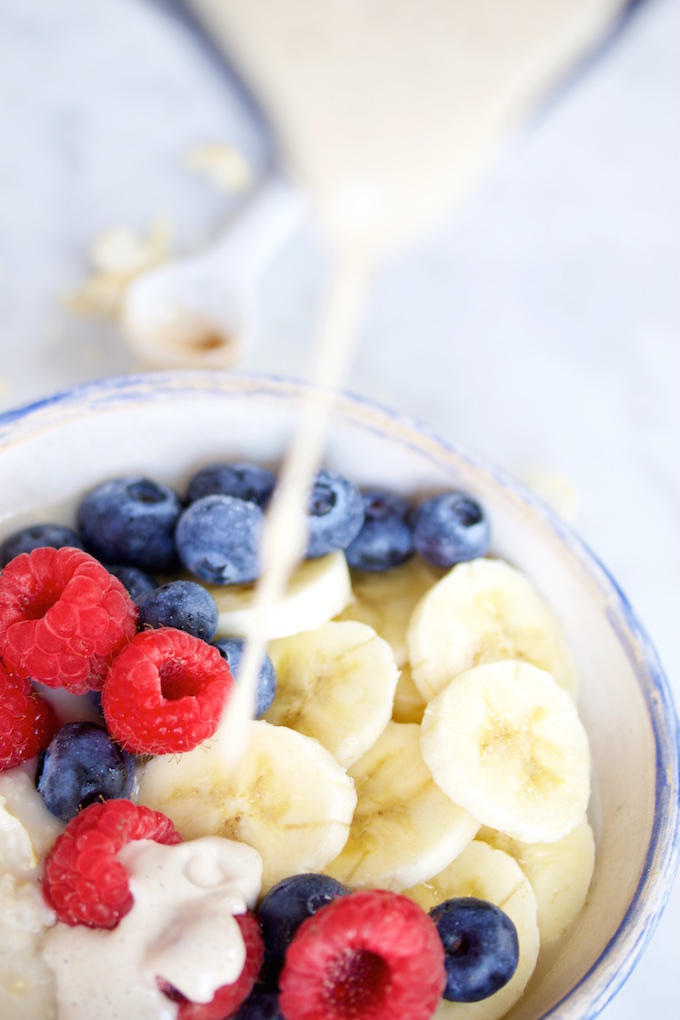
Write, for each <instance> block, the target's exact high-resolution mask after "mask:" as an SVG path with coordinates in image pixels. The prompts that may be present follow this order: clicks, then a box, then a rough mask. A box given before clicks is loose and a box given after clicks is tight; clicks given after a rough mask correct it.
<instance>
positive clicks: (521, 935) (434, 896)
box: [405, 839, 540, 1020]
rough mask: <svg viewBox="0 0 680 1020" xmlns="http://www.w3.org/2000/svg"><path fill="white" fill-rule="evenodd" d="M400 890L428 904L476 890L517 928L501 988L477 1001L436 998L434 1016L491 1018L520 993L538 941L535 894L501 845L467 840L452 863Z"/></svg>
mask: <svg viewBox="0 0 680 1020" xmlns="http://www.w3.org/2000/svg"><path fill="white" fill-rule="evenodd" d="M405 895H406V896H410V897H411V898H412V899H414V900H415V901H416V903H419V904H420V905H421V907H423V909H424V910H431V909H432V907H435V906H436V905H437V904H438V903H443V902H444V901H445V900H449V899H453V898H454V897H458V896H476V897H477V898H478V899H482V900H488V901H489V902H491V903H495V904H496V906H497V907H500V908H501V910H503V911H505V913H506V914H507V915H508V917H509V918H510V920H511V921H512V922H513V924H514V925H515V927H516V928H517V936H518V939H519V963H518V965H517V970H516V971H515V973H514V974H513V976H512V978H511V979H510V981H508V983H507V985H505V987H504V988H500V989H499V990H498V991H497V992H495V993H494V994H493V995H490V996H489V998H488V999H482V1000H481V1002H447V1001H446V1000H445V999H442V1001H441V1003H440V1005H439V1008H438V1009H437V1012H436V1013H435V1015H434V1020H497V1018H498V1017H502V1016H504V1015H505V1013H506V1012H507V1011H508V1010H509V1009H510V1007H511V1006H513V1005H514V1003H515V1002H517V1000H518V999H519V998H520V996H521V995H522V993H523V991H524V989H525V987H526V984H527V982H528V980H529V978H530V977H531V975H532V974H533V972H534V968H535V967H536V960H537V959H538V950H539V945H540V939H539V930H538V926H537V924H536V897H535V895H534V892H533V890H532V888H531V885H530V884H529V882H528V880H527V878H526V876H525V875H524V874H523V872H522V870H521V868H520V867H519V865H518V864H517V862H516V861H514V860H513V859H512V857H510V856H509V855H508V854H505V853H503V851H502V850H494V849H493V848H492V847H490V846H487V844H486V843H481V842H479V840H476V839H475V840H473V841H472V843H470V844H468V846H467V847H466V848H465V849H464V850H463V852H462V853H461V854H460V856H458V857H457V858H456V859H455V860H454V861H453V863H452V864H450V865H449V867H448V868H446V869H445V870H444V871H442V872H441V873H440V874H438V875H435V877H434V878H431V879H430V880H429V881H428V882H425V883H423V884H422V885H417V886H415V887H414V888H411V889H406V890H405Z"/></svg>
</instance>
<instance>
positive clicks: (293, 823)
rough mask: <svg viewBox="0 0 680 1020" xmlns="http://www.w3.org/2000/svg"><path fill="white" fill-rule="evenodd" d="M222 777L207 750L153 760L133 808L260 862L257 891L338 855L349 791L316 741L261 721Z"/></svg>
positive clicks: (219, 760) (350, 807) (215, 753)
mask: <svg viewBox="0 0 680 1020" xmlns="http://www.w3.org/2000/svg"><path fill="white" fill-rule="evenodd" d="M248 725H249V727H250V733H249V739H248V745H247V749H246V752H245V754H244V756H243V758H242V759H241V761H240V762H239V763H238V765H237V766H236V768H234V769H232V770H229V769H228V768H227V766H225V763H224V759H223V757H222V756H221V755H220V752H219V750H218V748H217V745H216V743H215V742H208V743H205V744H202V745H200V746H199V747H197V748H195V749H194V750H193V751H188V752H187V753H186V754H182V755H163V756H161V757H158V758H154V759H153V760H152V761H150V762H148V763H147V764H146V765H144V766H142V767H141V768H140V770H139V797H138V802H139V803H140V804H146V805H147V806H148V807H152V808H155V809H156V810H157V811H163V812H165V814H167V815H168V816H169V817H170V818H171V819H172V820H173V822H174V823H175V825H176V826H177V828H178V829H179V831H180V832H181V833H182V835H183V836H184V838H185V839H195V838H196V837H197V836H208V835H217V836H226V837H227V838H228V839H236V840H240V841H241V842H243V843H248V844H249V845H250V846H252V847H254V848H255V849H256V850H258V851H259V853H260V854H261V856H262V862H263V876H262V891H263V893H264V892H266V891H267V890H268V889H269V888H271V886H272V885H275V884H276V882H278V881H280V879H282V878H286V877H287V876H288V875H293V874H296V873H297V872H299V871H320V870H321V869H322V868H323V867H324V866H325V865H326V864H328V863H329V861H332V860H333V859H334V858H335V857H337V855H338V854H339V853H340V851H341V850H342V848H343V846H344V845H345V842H346V840H347V836H348V834H349V828H350V823H351V821H352V815H353V814H354V808H355V805H356V793H355V791H354V784H353V782H352V780H351V779H350V778H349V777H348V776H347V774H346V772H345V770H344V769H343V768H342V767H341V766H340V765H338V763H337V762H336V761H335V759H334V758H333V757H332V756H331V755H330V753H329V752H328V751H327V750H326V749H325V748H324V747H322V746H321V744H319V743H318V742H317V741H316V740H312V739H311V738H310V737H305V736H303V735H302V734H301V733H296V732H295V731H294V730H290V729H288V728H287V727H285V726H272V725H271V724H270V723H268V722H264V721H262V720H260V721H257V722H250V723H248Z"/></svg>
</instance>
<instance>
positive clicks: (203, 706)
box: [102, 627, 235, 754]
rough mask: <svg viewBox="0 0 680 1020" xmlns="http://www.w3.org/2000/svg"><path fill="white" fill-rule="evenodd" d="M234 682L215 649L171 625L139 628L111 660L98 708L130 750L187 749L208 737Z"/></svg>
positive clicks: (164, 752) (167, 752)
mask: <svg viewBox="0 0 680 1020" xmlns="http://www.w3.org/2000/svg"><path fill="white" fill-rule="evenodd" d="M234 686H235V683H234V678H233V677H232V675H231V671H230V669H229V666H228V665H227V663H226V661H225V660H224V659H223V658H222V656H221V655H220V653H219V652H218V650H217V649H216V648H213V647H212V646H211V645H208V644H206V643H205V641H201V640H199V639H198V638H195V637H192V635H191V634H187V633H186V632H185V631H182V630H176V629H175V628H174V627H161V628H160V629H159V630H147V631H142V632H140V633H139V634H137V636H136V637H135V638H134V640H133V641H132V642H131V643H130V644H129V645H127V647H126V648H124V649H123V651H122V652H120V654H119V655H118V656H117V657H116V659H115V660H114V662H113V664H112V666H111V669H110V670H109V674H108V676H107V678H106V682H105V684H104V691H103V693H102V707H103V709H104V717H105V719H106V725H107V727H108V730H109V733H110V734H111V736H112V737H113V738H114V740H117V741H118V743H119V744H121V745H122V746H123V747H124V748H125V749H126V750H128V751H133V752H134V753H135V754H172V753H180V752H182V751H190V750H191V749H192V748H194V747H197V746H198V744H200V743H201V742H202V741H204V740H207V739H208V737H211V736H212V735H213V733H214V732H215V730H216V729H217V725H218V723H219V721H220V718H221V716H222V712H223V710H224V705H225V703H226V700H227V698H228V696H229V695H230V693H231V691H232V690H233V688H234Z"/></svg>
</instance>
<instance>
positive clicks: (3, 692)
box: [0, 664, 56, 771]
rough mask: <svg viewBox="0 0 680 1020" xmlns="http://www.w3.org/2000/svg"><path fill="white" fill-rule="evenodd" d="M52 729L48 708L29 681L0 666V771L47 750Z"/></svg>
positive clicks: (53, 724) (51, 713) (53, 722)
mask: <svg viewBox="0 0 680 1020" xmlns="http://www.w3.org/2000/svg"><path fill="white" fill-rule="evenodd" d="M55 729H56V719H55V718H54V714H53V712H52V709H51V708H50V706H49V705H48V704H47V703H46V702H44V701H42V700H41V699H40V698H39V697H38V695H37V694H36V693H35V691H34V690H33V688H32V687H31V684H30V682H29V681H28V680H26V679H25V678H24V677H19V676H13V675H12V674H11V673H8V672H7V670H6V669H5V668H4V666H2V664H0V771H2V770H3V769H11V768H14V766H15V765H19V764H20V762H22V761H28V760H29V759H30V758H32V757H33V755H34V754H37V753H38V751H41V750H42V749H43V748H44V747H47V745H48V744H49V742H50V740H51V739H52V735H53V733H54V731H55Z"/></svg>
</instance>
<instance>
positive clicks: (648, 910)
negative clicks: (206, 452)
mask: <svg viewBox="0 0 680 1020" xmlns="http://www.w3.org/2000/svg"><path fill="white" fill-rule="evenodd" d="M310 388H311V387H310V386H309V385H308V384H307V383H305V382H304V381H301V380H297V379H293V378H290V377H282V376H276V375H264V374H263V375H259V374H249V375H245V374H240V373H227V372H220V371H209V370H180V371H167V372H148V373H143V374H132V375H125V376H113V377H110V378H106V379H98V380H94V381H92V382H87V383H83V384H81V385H79V386H75V387H73V388H72V389H69V390H65V391H62V392H60V393H57V394H54V395H51V396H48V397H45V398H44V399H41V400H38V401H36V402H34V403H31V404H27V405H24V406H22V407H19V408H16V409H13V410H9V411H6V412H4V413H2V414H0V448H1V447H2V445H3V444H4V443H6V442H7V441H12V442H13V441H16V440H20V439H21V435H22V432H25V433H26V434H30V433H32V432H34V431H35V428H34V427H32V423H33V419H36V420H35V426H37V427H38V428H44V427H48V426H50V425H52V424H56V423H57V422H62V421H64V420H66V419H67V418H68V417H70V416H74V415H77V414H78V412H82V410H84V409H86V410H88V411H104V410H108V409H111V408H112V407H114V406H119V405H124V404H126V403H131V402H138V401H142V400H144V401H148V400H162V399H167V398H169V397H172V396H174V395H178V394H180V393H184V394H190V393H193V394H195V393H197V392H206V393H208V392H211V393H214V394H223V395H225V397H228V396H229V395H233V394H238V395H240V396H243V395H244V394H245V393H252V394H259V395H263V396H265V395H266V396H268V397H270V398H279V399H281V398H285V399H289V398H290V397H291V396H293V397H297V398H298V399H299V398H300V396H301V395H302V394H303V393H304V392H305V391H308V390H309V389H310ZM336 399H337V405H336V406H337V411H338V413H340V414H342V413H343V412H344V413H349V412H350V411H351V412H353V415H354V417H356V416H357V414H358V413H359V412H363V413H364V414H365V415H366V416H367V420H366V421H364V422H361V424H362V425H363V426H365V427H368V428H369V429H371V430H372V431H375V432H379V433H380V434H383V435H386V436H387V435H389V427H392V429H394V428H396V429H397V430H398V431H399V432H400V433H408V434H410V436H411V438H410V439H409V438H408V436H407V435H400V436H399V438H400V440H401V441H402V442H404V443H406V445H408V446H410V447H411V448H412V449H414V450H416V451H417V452H418V453H419V454H420V455H421V456H424V457H425V458H427V459H429V460H432V461H435V462H437V463H438V464H439V465H440V466H446V467H448V468H449V470H450V469H451V467H452V465H451V463H450V461H449V460H448V459H447V458H450V457H455V458H456V459H458V460H462V461H463V462H465V463H466V464H467V466H468V467H470V468H472V469H474V470H475V471H476V472H480V473H481V474H482V475H484V476H486V477H487V478H488V479H489V480H491V481H492V482H493V483H494V484H496V485H500V486H501V487H502V488H503V489H505V490H506V491H508V492H510V493H512V494H513V496H514V497H516V498H517V499H518V500H519V501H520V502H521V503H522V504H524V505H525V506H526V507H528V508H529V509H530V510H532V511H534V512H535V513H536V514H538V516H539V517H540V518H542V519H543V521H544V522H545V523H546V524H547V525H548V526H549V527H550V529H551V530H552V531H553V532H554V534H555V536H556V537H557V539H558V540H559V541H560V542H561V543H562V544H563V545H564V546H565V548H566V550H567V552H568V553H569V554H570V555H571V556H572V557H574V558H575V559H576V560H577V561H578V563H579V565H580V566H581V567H582V568H584V569H585V571H586V572H587V574H588V575H589V577H590V579H591V580H592V581H593V582H594V583H595V584H596V586H597V588H598V589H599V591H600V592H601V593H602V594H603V596H606V602H607V606H608V617H609V623H610V626H611V627H612V628H613V629H614V631H615V632H616V635H617V637H618V639H619V642H620V643H621V644H622V646H623V648H624V651H625V653H626V655H627V657H628V659H629V660H630V662H631V665H632V667H633V669H634V672H635V675H636V677H637V680H638V683H639V686H640V689H641V693H642V695H643V697H644V699H645V703H646V705H647V710H648V713H649V718H650V720H651V724H652V729H653V734H654V741H655V746H656V782H655V803H654V824H653V826H652V832H651V835H650V841H649V846H648V850H647V855H646V860H645V865H644V867H643V869H642V873H641V875H640V879H639V881H638V885H637V888H636V889H635V892H634V894H633V897H632V899H631V902H630V905H629V907H628V909H627V911H626V913H625V915H624V917H623V919H622V921H621V923H620V924H619V927H618V929H617V931H616V932H615V934H614V935H613V936H612V938H611V940H610V941H609V943H608V945H607V946H606V947H605V948H604V950H603V951H602V952H601V953H600V955H599V957H598V958H597V960H595V962H594V963H593V964H592V966H591V967H590V969H589V970H588V972H587V973H586V974H584V976H583V977H582V978H581V979H580V981H579V982H578V983H577V984H576V985H574V986H573V987H572V988H571V989H570V990H569V992H568V993H567V994H566V995H565V996H564V997H563V998H562V999H561V1000H560V1002H558V1003H556V1004H555V1005H553V1006H551V1007H550V1008H549V1009H548V1010H547V1012H544V1013H543V1014H542V1016H541V1018H540V1020H550V1018H553V1020H557V1017H558V1016H559V1018H560V1020H591V1018H594V1017H596V1016H598V1015H599V1013H601V1011H602V1010H603V1009H604V1007H605V1006H606V1005H607V1003H608V1002H610V1001H611V999H612V998H613V997H614V996H615V995H616V993H617V992H618V991H619V989H620V988H621V986H622V985H623V984H624V982H625V981H626V979H627V978H628V977H629V975H630V974H631V972H632V971H633V969H634V967H635V965H636V964H637V962H638V960H639V958H640V956H641V955H642V953H643V951H644V949H645V947H646V946H647V944H648V942H649V940H650V938H651V936H652V934H653V932H654V930H655V928H656V925H657V923H658V921H659V919H660V917H661V914H662V913H663V909H664V907H665V905H666V902H667V900H668V897H669V895H670V891H671V887H672V885H673V880H674V877H675V873H676V870H677V868H678V862H679V859H680V799H679V797H678V790H679V788H680V724H679V723H678V716H677V713H676V710H675V706H674V703H673V697H672V694H671V691H670V687H669V685H668V680H667V679H666V676H665V673H664V671H663V668H662V666H661V663H660V661H659V658H658V655H657V653H656V650H655V648H654V646H653V645H652V643H651V641H650V639H649V637H648V635H647V633H646V631H645V629H644V628H643V626H642V624H641V623H640V621H639V620H638V618H637V616H636V614H635V612H634V610H633V608H632V606H631V604H630V602H629V601H628V599H627V598H626V596H625V595H624V593H623V592H622V591H621V589H620V587H619V586H618V584H617V582H616V581H615V580H614V578H613V577H612V576H611V574H610V573H609V571H608V570H607V569H606V568H605V567H604V566H603V564H602V563H601V562H600V560H599V559H598V557H597V556H596V555H595V554H594V553H593V552H592V551H591V550H590V549H589V548H588V546H587V545H586V544H585V543H584V542H583V541H582V539H580V538H579V537H578V535H576V533H575V532H574V531H573V530H572V529H571V528H570V527H569V526H568V525H567V524H565V523H564V521H562V520H561V519H560V518H559V517H558V516H557V515H556V514H555V513H554V511H552V510H551V508H550V507H548V506H547V505H546V504H545V503H544V502H543V501H542V500H541V499H539V498H538V497H537V496H535V495H534V494H533V493H532V492H530V491H529V490H528V489H527V488H526V487H525V486H523V485H522V484H521V483H520V482H518V481H517V480H516V479H514V478H512V477H511V476H510V475H509V474H507V473H506V472H505V471H504V470H502V469H501V468H498V467H496V466H494V465H492V464H490V463H489V462H488V461H485V460H482V459H480V458H479V457H478V456H477V455H476V454H474V453H471V452H470V451H468V450H466V449H465V448H463V447H461V446H458V445H457V444H453V443H450V442H448V441H447V440H445V439H442V438H441V437H440V436H439V435H437V434H436V433H435V432H434V431H433V430H432V429H431V428H430V427H429V426H428V425H426V424H423V423H422V422H419V421H417V420H415V419H413V418H411V417H410V416H407V415H404V414H401V413H399V412H395V411H393V410H391V409H389V408H386V407H383V406H381V405H380V404H379V403H376V402H375V401H373V400H368V399H367V398H365V397H362V396H359V395H355V394H352V393H348V392H342V393H337V394H336ZM414 435H415V436H416V437H417V439H418V440H420V441H423V440H425V441H427V443H428V446H429V448H427V449H426V448H424V447H423V446H422V444H421V443H419V442H414V439H413V436H414Z"/></svg>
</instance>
